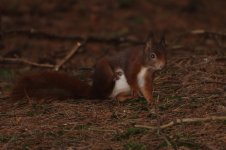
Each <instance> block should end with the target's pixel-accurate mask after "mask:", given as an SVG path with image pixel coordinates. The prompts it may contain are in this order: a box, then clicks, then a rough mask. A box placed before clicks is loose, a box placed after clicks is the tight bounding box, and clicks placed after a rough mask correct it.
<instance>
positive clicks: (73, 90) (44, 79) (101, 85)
mask: <svg viewBox="0 0 226 150" xmlns="http://www.w3.org/2000/svg"><path fill="white" fill-rule="evenodd" d="M152 46H153V42H152V40H151V41H148V42H147V44H146V47H145V46H138V47H135V48H133V49H128V50H126V51H123V52H121V53H119V54H117V55H115V56H113V57H110V58H108V57H106V58H103V59H101V60H100V61H98V62H97V64H96V67H95V72H94V76H93V85H92V86H89V85H88V84H86V83H84V82H82V81H80V80H79V79H76V78H75V77H72V76H69V75H66V74H63V73H57V72H42V73H34V74H29V75H26V76H24V77H22V78H21V79H20V80H19V81H18V83H17V84H16V85H15V87H14V89H13V91H12V94H11V96H12V99H14V100H17V99H21V98H24V97H30V98H44V99H47V98H55V99H66V98H97V99H104V98H108V97H109V96H110V95H111V93H112V90H113V88H114V85H115V75H116V74H117V73H116V69H117V68H121V69H122V70H123V72H124V73H125V76H126V79H127V82H128V84H129V86H130V88H131V91H132V96H133V97H134V96H138V95H139V92H140V90H141V92H142V94H143V95H144V97H145V98H146V99H147V101H148V102H151V101H152V99H153V98H152V84H153V83H152V82H153V73H154V72H155V71H156V69H157V70H158V68H156V67H158V63H160V64H162V66H161V67H163V66H164V65H165V63H166V58H165V52H164V51H162V50H161V49H159V48H163V47H162V45H161V43H160V46H159V45H158V44H157V46H155V48H156V50H153V49H152ZM151 53H155V54H156V56H157V58H156V59H152V58H150V54H151ZM142 67H150V69H149V73H148V74H147V75H146V77H145V80H146V82H145V83H146V85H145V88H143V89H139V86H138V82H137V75H138V73H139V72H140V71H141V68H142ZM116 97H118V98H120V99H123V100H124V99H125V98H130V97H131V95H130V96H125V93H119V95H118V96H116Z"/></svg>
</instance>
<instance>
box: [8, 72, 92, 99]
mask: <svg viewBox="0 0 226 150" xmlns="http://www.w3.org/2000/svg"><path fill="white" fill-rule="evenodd" d="M90 90H91V88H90V86H89V85H88V84H86V83H84V82H82V81H80V80H79V79H76V78H75V77H72V76H69V75H67V74H63V73H57V72H41V73H31V74H28V75H25V76H23V77H22V78H20V79H19V80H18V82H17V83H16V85H15V86H14V88H13V91H12V93H11V97H12V99H13V100H18V99H22V98H24V97H27V98H40V99H41V98H44V99H51V98H55V99H65V98H88V97H89V95H90Z"/></svg>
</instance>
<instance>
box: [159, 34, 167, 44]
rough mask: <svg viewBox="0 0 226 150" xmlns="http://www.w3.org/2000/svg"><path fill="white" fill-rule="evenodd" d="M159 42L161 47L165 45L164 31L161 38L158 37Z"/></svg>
mask: <svg viewBox="0 0 226 150" xmlns="http://www.w3.org/2000/svg"><path fill="white" fill-rule="evenodd" d="M159 44H160V45H161V46H162V47H166V41H165V33H163V34H162V35H161V39H160V42H159Z"/></svg>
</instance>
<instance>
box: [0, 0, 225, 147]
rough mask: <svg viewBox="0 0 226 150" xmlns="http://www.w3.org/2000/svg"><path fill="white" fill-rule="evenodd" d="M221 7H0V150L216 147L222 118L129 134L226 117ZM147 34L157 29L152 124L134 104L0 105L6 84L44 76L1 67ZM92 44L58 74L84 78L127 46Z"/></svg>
mask: <svg viewBox="0 0 226 150" xmlns="http://www.w3.org/2000/svg"><path fill="white" fill-rule="evenodd" d="M225 8H226V1H223V0H221V1H211V0H199V1H196V0H181V1H177V0H168V1H164V2H162V1H159V0H140V1H139V0H115V1H113V0H109V1H100V0H93V1H82V0H80V1H79V0H68V1H60V0H46V1H40V0H32V1H30V0H20V1H17V0H1V1H0V9H1V22H0V25H1V30H0V31H1V37H0V49H1V50H0V56H1V57H0V59H1V61H0V97H1V99H0V149H9V150H11V149H32V150H33V149H67V150H71V149H84V150H85V149H128V150H129V149H130V150H135V149H136V150H137V149H142V150H144V149H173V148H174V149H183V150H184V149H205V150H206V149H211V150H223V149H226V121H225V120H224V121H222V120H221V121H219V120H218V121H206V122H203V121H200V122H195V123H182V124H178V125H174V126H171V127H168V128H165V129H162V130H161V134H160V135H159V134H158V133H157V130H148V129H144V128H136V127H135V125H149V126H157V123H158V122H157V120H159V122H160V123H161V124H165V123H168V122H170V121H172V120H174V119H177V118H196V117H198V118H202V117H209V116H225V115H226V94H225V93H226V30H225V25H226V19H225V17H226V9H225ZM150 30H152V31H154V32H155V33H156V34H157V35H160V33H161V31H165V32H166V35H167V37H166V39H167V47H168V48H167V49H168V64H167V67H166V68H165V69H164V70H162V71H161V72H159V73H157V75H156V79H155V89H154V97H155V100H157V99H159V111H158V112H159V115H157V116H156V114H153V109H149V108H148V107H147V104H146V102H145V100H144V99H137V100H131V101H127V102H125V103H117V102H116V101H113V100H110V99H109V100H105V101H91V100H66V101H63V102H59V101H58V102H57V101H54V102H51V103H38V104H37V103H32V104H14V105H13V106H12V105H11V104H10V103H9V102H8V101H7V98H6V97H7V95H8V93H9V92H10V90H11V88H12V86H13V84H14V83H15V79H16V77H18V76H20V75H21V74H23V73H26V72H29V71H43V70H51V69H50V68H45V67H34V66H32V65H29V64H27V63H18V62H14V61H13V60H15V59H13V60H9V59H8V60H5V61H3V59H6V58H16V59H18V58H23V59H26V60H30V61H32V62H37V63H39V64H52V65H54V64H56V63H57V62H59V61H60V60H61V59H62V58H63V57H64V56H65V55H66V54H67V53H68V52H69V51H70V50H71V48H72V47H73V45H74V44H75V43H76V41H77V40H74V39H75V38H65V37H67V36H70V37H72V36H81V37H89V36H96V37H102V38H104V39H109V38H116V39H119V38H120V37H125V38H129V39H132V40H136V41H143V40H144V39H145V37H146V36H147V33H148V31H150ZM36 31H41V32H42V33H40V32H38V33H37V32H36ZM192 31H193V32H192ZM203 31H206V32H203ZM43 33H46V34H43ZM47 34H50V35H52V36H48V35H47ZM55 35H57V36H64V38H59V37H58V38H55ZM92 41H94V40H92V39H91V40H87V41H86V43H85V45H84V46H83V47H81V48H80V49H79V51H78V52H77V53H76V54H75V55H74V56H73V58H71V59H70V60H69V61H68V62H66V63H65V64H64V65H63V68H61V69H60V70H61V71H65V72H67V73H69V74H74V75H79V76H80V77H83V78H86V77H89V75H90V70H86V69H84V68H92V66H93V65H94V64H95V61H96V60H97V59H99V58H100V57H101V56H103V55H111V54H112V53H115V52H117V51H120V50H122V49H123V48H125V47H128V48H129V47H131V46H133V45H132V44H131V43H118V42H114V41H112V40H110V41H109V42H106V41H105V42H100V41H99V42H98V41H96V42H92ZM80 42H84V41H81V40H80ZM81 68H83V69H81ZM158 116H160V118H159V119H158ZM166 139H167V140H166ZM167 141H168V144H167ZM169 143H170V144H171V145H172V146H171V148H170V146H169Z"/></svg>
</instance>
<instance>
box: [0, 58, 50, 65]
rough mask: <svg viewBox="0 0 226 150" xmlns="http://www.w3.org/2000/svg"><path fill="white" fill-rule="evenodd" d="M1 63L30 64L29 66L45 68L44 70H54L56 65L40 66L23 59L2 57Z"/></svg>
mask: <svg viewBox="0 0 226 150" xmlns="http://www.w3.org/2000/svg"><path fill="white" fill-rule="evenodd" d="M0 61H6V62H16V63H24V64H28V65H31V66H36V67H43V68H54V65H51V64H39V63H36V62H32V61H30V60H27V59H23V58H3V57H0Z"/></svg>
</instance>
